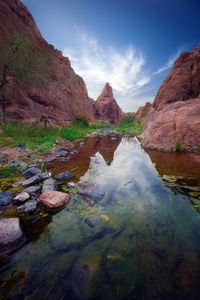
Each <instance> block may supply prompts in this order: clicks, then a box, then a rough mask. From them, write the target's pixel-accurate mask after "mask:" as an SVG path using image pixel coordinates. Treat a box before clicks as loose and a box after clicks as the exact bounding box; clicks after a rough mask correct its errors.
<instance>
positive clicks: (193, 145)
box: [141, 45, 200, 152]
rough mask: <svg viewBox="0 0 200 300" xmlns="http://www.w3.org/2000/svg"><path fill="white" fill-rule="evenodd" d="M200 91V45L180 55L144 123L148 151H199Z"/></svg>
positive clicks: (144, 140) (143, 135)
mask: <svg viewBox="0 0 200 300" xmlns="http://www.w3.org/2000/svg"><path fill="white" fill-rule="evenodd" d="M199 90H200V45H198V46H197V47H196V48H195V49H194V50H193V51H190V52H184V53H182V54H181V55H180V57H179V58H178V59H177V60H176V61H175V64H174V67H173V69H172V70H171V72H170V73H169V75H168V76H167V78H166V79H165V80H164V82H163V84H162V86H161V87H160V89H159V91H158V93H157V95H156V97H155V100H154V102H153V108H152V109H151V110H150V112H149V113H148V114H147V116H146V118H145V121H144V124H143V133H142V135H141V137H142V138H143V146H144V147H145V148H148V149H156V150H163V151H175V150H182V151H190V152H194V151H196V152H198V151H199V149H200V130H199V128H200V95H199Z"/></svg>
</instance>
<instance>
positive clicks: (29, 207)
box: [17, 200, 40, 215]
mask: <svg viewBox="0 0 200 300" xmlns="http://www.w3.org/2000/svg"><path fill="white" fill-rule="evenodd" d="M39 205H40V204H39V202H38V201H36V200H29V201H27V202H26V203H25V204H24V205H21V206H19V207H18V208H17V211H18V212H21V213H25V214H30V215H31V214H33V213H35V212H36V211H37V209H38V207H39Z"/></svg>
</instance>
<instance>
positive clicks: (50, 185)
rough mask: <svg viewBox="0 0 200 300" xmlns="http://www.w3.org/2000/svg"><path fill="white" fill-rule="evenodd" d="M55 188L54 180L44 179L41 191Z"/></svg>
mask: <svg viewBox="0 0 200 300" xmlns="http://www.w3.org/2000/svg"><path fill="white" fill-rule="evenodd" d="M55 189H56V180H55V179H53V178H49V179H46V180H45V181H44V184H43V187H42V193H45V192H50V191H55Z"/></svg>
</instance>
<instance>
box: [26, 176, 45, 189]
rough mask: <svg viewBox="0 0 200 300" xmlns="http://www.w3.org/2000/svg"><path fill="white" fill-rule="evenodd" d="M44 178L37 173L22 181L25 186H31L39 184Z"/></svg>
mask: <svg viewBox="0 0 200 300" xmlns="http://www.w3.org/2000/svg"><path fill="white" fill-rule="evenodd" d="M41 180H42V178H41V176H38V175H35V176H33V177H31V178H29V179H27V180H25V181H23V182H22V185H23V186H24V187H29V186H31V185H34V184H37V183H39V182H40V181H41Z"/></svg>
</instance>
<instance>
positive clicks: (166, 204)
mask: <svg viewBox="0 0 200 300" xmlns="http://www.w3.org/2000/svg"><path fill="white" fill-rule="evenodd" d="M109 143H110V141H109V137H106V138H102V139H91V140H88V141H87V143H86V145H85V146H83V147H82V148H81V149H79V151H80V153H79V154H78V155H77V156H74V157H73V158H72V160H71V162H70V164H71V165H70V168H75V167H77V166H79V164H82V163H83V165H84V167H83V168H82V169H81V170H79V171H77V173H76V178H75V179H76V180H77V181H78V180H79V176H80V177H81V178H80V180H81V181H89V182H92V183H97V184H99V185H100V186H101V188H102V189H103V190H104V191H105V196H104V197H103V198H102V200H100V201H99V202H98V203H97V204H95V206H93V207H90V206H88V204H87V202H86V201H84V200H83V199H82V198H81V196H80V195H77V194H76V193H75V194H74V195H72V200H71V202H70V204H69V205H68V206H67V207H66V208H64V209H63V210H62V211H60V212H59V213H57V214H54V215H52V216H51V219H48V221H47V224H46V225H45V226H44V227H43V228H42V229H41V231H38V229H37V230H36V233H34V230H35V229H34V226H32V227H30V228H27V227H28V226H29V224H28V223H27V224H26V222H24V228H25V229H26V230H27V234H28V235H29V237H30V239H29V243H28V244H27V245H25V246H24V247H23V248H21V249H20V250H19V251H17V252H16V253H14V254H12V255H10V256H9V258H8V259H7V261H5V262H4V264H2V267H1V268H0V271H1V280H0V288H1V291H3V293H2V295H5V294H6V297H7V299H18V298H19V297H20V298H19V299H26V298H27V299H30V300H35V299H44V300H45V299H48V300H49V299H50V300H51V299H52V300H54V299H55V300H57V299H67V300H76V299H77V300H78V299H88V300H92V299H95V300H96V299H97V300H107V299H109V300H123V299H124V300H125V299H137V300H143V299H148V300H151V299H173V300H186V299H187V300H194V299H198V297H199V293H200V285H199V278H200V277H199V275H200V260H199V257H200V244H199V239H200V227H199V224H198V221H199V215H198V214H197V213H196V212H195V210H193V209H192V207H191V205H190V202H189V198H188V197H187V196H186V195H185V194H183V193H179V192H177V193H172V192H171V189H169V188H168V187H166V186H165V185H164V184H163V180H162V178H161V177H160V176H159V174H158V172H157V170H156V169H155V167H154V163H155V161H153V162H152V161H151V159H150V157H149V155H148V154H147V153H146V152H145V151H144V150H143V149H141V147H140V144H139V143H138V141H137V139H136V138H131V139H126V138H124V139H123V140H122V141H121V143H120V141H119V140H118V141H112V143H111V144H109ZM109 145H110V147H109ZM87 147H88V148H87ZM84 148H85V149H84ZM87 151H88V153H87ZM94 154H95V156H94ZM162 160H163V161H165V159H164V157H163V158H162ZM157 164H158V163H157ZM160 165H162V164H161V163H160ZM56 166H58V167H59V168H63V169H62V171H66V167H67V168H68V166H69V165H68V163H66V164H65V165H64V166H63V165H62V163H60V164H59V163H58V165H56V164H55V165H54V167H56ZM160 168H161V167H160ZM194 168H195V166H194ZM59 170H60V169H59ZM57 173H58V172H57ZM169 174H170V172H169V173H168V175H169ZM162 175H163V174H162ZM176 175H177V174H176ZM86 220H87V222H85V221H86ZM88 220H89V221H90V222H89V221H88ZM91 222H92V223H91ZM91 224H93V225H92V226H91ZM31 232H33V239H32V240H31ZM14 279H16V281H18V284H13V280H14ZM19 291H20V292H19ZM19 295H20V296H19ZM7 299H6V300H7Z"/></svg>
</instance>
